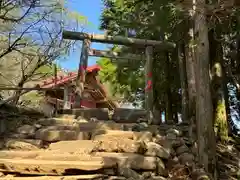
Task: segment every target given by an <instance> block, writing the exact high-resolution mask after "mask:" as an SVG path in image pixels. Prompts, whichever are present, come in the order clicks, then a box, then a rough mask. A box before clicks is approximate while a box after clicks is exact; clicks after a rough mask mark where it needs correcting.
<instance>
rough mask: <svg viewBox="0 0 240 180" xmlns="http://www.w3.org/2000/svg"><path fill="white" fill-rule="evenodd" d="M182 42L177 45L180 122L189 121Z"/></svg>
mask: <svg viewBox="0 0 240 180" xmlns="http://www.w3.org/2000/svg"><path fill="white" fill-rule="evenodd" d="M184 51H185V50H184V43H181V44H179V46H178V62H179V73H180V81H181V95H182V122H189V119H188V103H189V102H188V101H189V99H188V91H187V72H186V59H185V57H186V56H185V52H184Z"/></svg>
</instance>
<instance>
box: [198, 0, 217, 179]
mask: <svg viewBox="0 0 240 180" xmlns="http://www.w3.org/2000/svg"><path fill="white" fill-rule="evenodd" d="M196 9H197V11H196V12H195V15H194V16H195V17H194V20H195V24H194V25H195V28H194V37H195V42H196V46H195V47H196V51H195V55H196V67H197V68H196V95H197V96H196V121H197V140H198V158H199V163H200V164H201V165H203V167H204V168H205V170H206V171H207V172H209V173H211V174H212V175H213V177H214V179H216V159H215V155H216V142H215V134H214V129H213V108H212V97H211V89H210V74H209V41H208V25H207V20H206V13H205V0H196Z"/></svg>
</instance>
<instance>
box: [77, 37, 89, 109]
mask: <svg viewBox="0 0 240 180" xmlns="http://www.w3.org/2000/svg"><path fill="white" fill-rule="evenodd" d="M90 44H91V42H90V41H89V40H88V39H84V40H83V43H82V52H81V56H80V62H79V67H78V74H77V78H76V99H75V106H79V105H80V104H81V99H82V93H83V91H84V83H85V75H86V68H87V65H88V52H89V48H90Z"/></svg>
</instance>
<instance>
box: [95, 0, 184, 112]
mask: <svg viewBox="0 0 240 180" xmlns="http://www.w3.org/2000/svg"><path fill="white" fill-rule="evenodd" d="M103 2H104V4H105V8H104V10H103V12H102V16H101V26H100V28H101V29H104V30H107V32H108V33H109V34H110V35H122V36H128V37H132V36H133V37H137V38H146V39H154V40H165V38H168V40H174V41H175V40H176V38H180V35H179V33H177V32H176V31H175V29H176V28H177V27H178V26H180V25H181V24H182V19H181V16H182V14H181V9H179V8H177V7H176V6H174V5H173V1H171V0H163V1H137V0H131V1H127V0H116V1H112V0H103ZM113 50H115V49H113ZM118 50H120V51H121V52H123V53H128V52H129V53H136V54H144V49H142V48H137V47H120V48H119V49H118ZM101 61H104V60H103V59H101V60H100V61H99V62H101ZM144 63H145V62H144V60H143V61H141V62H136V61H135V62H134V61H130V62H129V61H128V62H127V63H126V61H122V60H117V62H116V63H115V64H114V65H115V66H117V68H116V71H115V76H116V77H115V78H113V79H114V80H113V81H112V82H113V83H118V86H119V84H120V85H121V86H122V87H123V88H115V91H117V92H120V91H121V93H123V94H126V95H127V96H128V97H130V99H131V100H137V101H139V100H140V101H142V100H144V96H142V95H143V93H144V87H145V79H144ZM153 67H154V69H153V75H154V77H153V79H154V84H153V87H154V97H155V103H156V104H157V106H159V105H160V104H165V100H166V98H165V94H166V91H167V85H168V84H169V83H171V92H172V94H173V100H176V101H174V103H175V104H177V105H176V106H178V107H179V105H180V103H179V97H180V95H179V93H178V91H179V88H180V82H179V73H178V66H177V57H176V58H172V59H171V62H167V59H166V54H165V53H159V52H154V66H153ZM107 68H108V67H106V69H107ZM106 71H107V70H106ZM167 71H169V72H170V73H169V74H170V77H168V76H167V74H166V72H167ZM105 75H106V74H105ZM169 78H170V79H169ZM103 79H104V78H103ZM121 86H120V87H121Z"/></svg>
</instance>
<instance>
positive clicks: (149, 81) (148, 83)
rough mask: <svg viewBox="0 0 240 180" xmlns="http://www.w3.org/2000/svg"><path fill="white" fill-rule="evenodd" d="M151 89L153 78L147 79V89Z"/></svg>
mask: <svg viewBox="0 0 240 180" xmlns="http://www.w3.org/2000/svg"><path fill="white" fill-rule="evenodd" d="M150 89H152V81H151V80H148V81H147V86H146V88H145V90H146V91H148V90H150Z"/></svg>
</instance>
